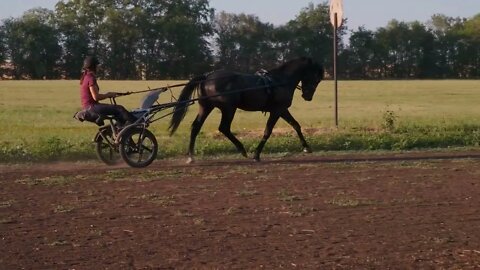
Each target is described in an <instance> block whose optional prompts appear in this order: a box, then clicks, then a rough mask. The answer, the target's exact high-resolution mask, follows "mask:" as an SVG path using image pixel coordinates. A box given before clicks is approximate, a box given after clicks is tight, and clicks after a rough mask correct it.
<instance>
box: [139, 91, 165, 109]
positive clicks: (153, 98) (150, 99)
mask: <svg viewBox="0 0 480 270" xmlns="http://www.w3.org/2000/svg"><path fill="white" fill-rule="evenodd" d="M161 92H162V91H161V90H157V91H152V92H149V93H148V94H146V95H145V96H144V97H143V99H142V101H141V102H140V109H150V108H151V107H152V106H153V104H155V102H157V100H158V97H159V96H160V93H161Z"/></svg>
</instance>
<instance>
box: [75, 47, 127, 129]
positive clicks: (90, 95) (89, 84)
mask: <svg viewBox="0 0 480 270" xmlns="http://www.w3.org/2000/svg"><path fill="white" fill-rule="evenodd" d="M98 65H99V62H98V60H97V58H96V57H94V56H87V57H86V58H85V60H84V61H83V67H82V76H81V78H80V99H81V103H82V108H83V109H84V110H90V111H92V112H94V113H96V114H99V115H112V116H113V117H114V118H115V119H116V120H117V121H118V123H119V124H120V126H125V125H128V124H131V123H133V122H135V118H134V117H133V115H132V114H130V112H128V111H127V110H126V109H125V107H123V106H121V105H117V104H104V103H100V102H99V101H101V100H104V99H107V98H114V97H117V96H119V95H120V93H117V92H108V93H105V94H102V93H100V87H99V86H98V83H97V78H96V73H97V68H98Z"/></svg>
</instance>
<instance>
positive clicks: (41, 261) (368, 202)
mask: <svg viewBox="0 0 480 270" xmlns="http://www.w3.org/2000/svg"><path fill="white" fill-rule="evenodd" d="M479 165H480V154H477V153H475V152H468V153H461V152H454V153H414V154H411V153H410V154H397V155H394V156H382V155H365V156H344V155H342V156H334V157H320V156H290V157H284V158H278V159H273V158H270V159H269V158H265V161H264V162H262V163H259V164H256V163H253V162H251V161H248V160H224V161H218V160H206V161H201V162H198V163H197V164H195V165H184V164H183V161H160V160H159V161H156V162H154V164H153V165H152V166H150V167H149V168H147V169H141V170H138V169H130V168H127V167H125V166H123V165H122V166H118V167H115V168H111V167H106V166H103V165H101V164H99V163H93V162H92V163H56V164H42V165H8V166H7V165H0V196H1V199H0V237H1V239H0V241H1V242H0V269H22V268H25V269H173V268H180V269H182V268H186V269H191V268H197V269H212V268H220V269H258V268H266V269H281V268H288V269H294V268H297V269H432V268H435V269H479V268H480V207H479V206H480V196H479V194H480V166H479Z"/></svg>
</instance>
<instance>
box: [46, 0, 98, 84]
mask: <svg viewBox="0 0 480 270" xmlns="http://www.w3.org/2000/svg"><path fill="white" fill-rule="evenodd" d="M90 2H92V3H91V4H87V1H80V0H72V1H67V2H64V1H60V2H58V3H57V5H56V9H55V18H56V23H57V26H58V29H59V32H60V45H61V46H62V49H63V53H62V70H63V73H64V74H63V75H64V76H65V77H66V78H69V79H73V78H78V77H79V76H80V69H81V66H82V62H83V59H84V57H85V56H86V55H88V54H92V53H94V52H95V53H96V54H98V48H99V47H100V45H99V41H98V39H99V35H98V33H97V30H96V29H97V27H98V19H99V18H100V17H103V16H102V15H99V14H98V12H97V11H96V7H95V6H96V3H95V1H90ZM98 56H99V55H97V57H98Z"/></svg>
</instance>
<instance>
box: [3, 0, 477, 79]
mask: <svg viewBox="0 0 480 270" xmlns="http://www.w3.org/2000/svg"><path fill="white" fill-rule="evenodd" d="M329 18H330V17H329V6H328V4H327V3H326V2H324V3H321V4H318V5H313V4H310V5H308V6H307V7H305V8H304V9H302V10H301V11H300V12H299V14H297V16H296V17H295V19H293V20H290V21H289V22H288V23H286V24H284V25H279V26H275V25H273V24H271V23H266V22H262V21H261V20H260V19H259V18H258V17H257V16H254V15H247V14H231V13H225V12H220V13H216V12H215V10H214V9H213V8H211V7H210V5H209V1H208V0H91V1H84V0H70V1H66V0H63V1H59V2H58V3H57V4H56V6H55V9H54V10H48V9H41V8H37V9H32V10H29V11H27V12H25V13H24V14H23V15H22V16H20V17H18V18H8V19H4V20H2V21H1V23H0V75H1V76H0V78H1V77H11V78H15V79H58V78H66V79H77V78H78V77H79V73H80V67H81V65H82V61H83V58H84V56H86V55H88V54H95V55H96V56H97V57H98V58H99V59H100V60H101V63H102V67H101V74H100V76H102V77H103V78H106V79H135V80H136V79H187V78H189V77H192V76H193V75H197V74H201V73H205V72H208V71H211V70H214V69H220V68H225V69H232V70H238V71H243V72H254V71H256V70H258V69H260V68H269V67H273V66H276V65H278V64H279V63H281V62H283V61H286V60H288V59H291V58H294V57H298V56H309V57H312V58H313V59H315V60H317V61H320V62H322V63H323V64H324V66H325V67H326V70H327V73H330V74H331V69H332V66H333V65H332V61H333V56H332V54H333V45H332V43H333V29H332V26H331V25H330V19H329ZM347 25H348V19H346V20H345V22H344V24H343V26H342V28H341V29H339V41H340V50H339V70H338V72H339V76H340V77H341V78H345V79H404V78H405V79H408V78H480V70H479V65H480V14H478V15H477V16H474V17H473V18H468V19H467V18H452V17H447V16H445V15H433V16H432V18H431V20H429V21H428V22H426V23H421V22H418V21H415V22H399V21H396V20H392V21H390V22H389V23H388V25H387V26H385V27H380V28H378V29H376V30H368V29H365V28H364V27H360V28H358V29H355V30H350V29H348V27H347Z"/></svg>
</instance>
